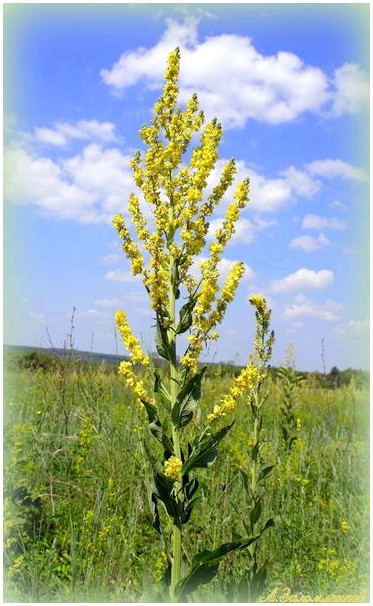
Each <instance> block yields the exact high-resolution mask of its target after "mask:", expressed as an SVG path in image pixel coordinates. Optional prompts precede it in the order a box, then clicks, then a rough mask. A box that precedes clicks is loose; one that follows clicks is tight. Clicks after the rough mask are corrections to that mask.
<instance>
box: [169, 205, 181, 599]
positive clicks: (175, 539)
mask: <svg viewBox="0 0 373 606" xmlns="http://www.w3.org/2000/svg"><path fill="white" fill-rule="evenodd" d="M169 220H170V230H171V232H172V231H173V220H174V209H173V204H172V203H170V213H169ZM175 265H176V261H175V259H174V257H173V255H170V277H169V285H170V289H169V314H170V327H169V332H168V337H169V343H170V346H171V348H172V350H173V353H174V355H173V360H171V361H170V396H171V410H172V407H173V406H174V404H175V402H176V398H177V395H178V372H177V366H176V333H175V330H176V318H175V314H176V301H175V292H176V289H177V286H178V285H177V284H175ZM172 439H173V445H174V455H175V457H177V458H178V459H181V448H180V430H179V428H178V427H176V426H175V425H173V427H172ZM180 576H181V526H180V525H179V524H174V527H173V536H172V566H171V587H170V595H171V600H172V601H173V602H176V601H177V599H176V596H175V588H176V585H177V583H178V582H179V580H180Z"/></svg>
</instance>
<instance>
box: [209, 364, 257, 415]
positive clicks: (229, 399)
mask: <svg viewBox="0 0 373 606" xmlns="http://www.w3.org/2000/svg"><path fill="white" fill-rule="evenodd" d="M262 378H263V377H262V373H261V371H260V370H259V368H257V366H254V365H253V364H252V363H251V362H250V363H249V364H248V365H247V366H246V367H245V368H244V369H243V370H241V372H240V374H239V375H238V377H236V378H235V379H234V381H233V384H232V387H231V388H230V390H229V393H228V394H227V395H226V396H225V397H224V398H223V399H222V400H221V402H220V403H219V404H215V406H214V409H213V412H212V413H210V414H208V415H207V419H208V420H209V421H215V419H218V418H219V417H224V416H225V414H226V413H227V412H230V411H232V410H234V409H235V407H236V404H237V401H238V400H239V398H240V397H241V396H242V395H243V393H244V392H245V391H250V390H253V389H255V388H256V387H257V386H258V383H259V382H260V381H261V379H262Z"/></svg>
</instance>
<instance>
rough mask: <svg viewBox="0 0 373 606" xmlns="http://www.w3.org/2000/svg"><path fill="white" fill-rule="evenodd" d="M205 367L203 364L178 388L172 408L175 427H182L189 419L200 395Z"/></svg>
mask: <svg viewBox="0 0 373 606" xmlns="http://www.w3.org/2000/svg"><path fill="white" fill-rule="evenodd" d="M206 368H207V366H204V368H202V370H200V372H198V373H197V374H196V375H194V376H193V377H192V378H191V379H190V381H188V383H187V384H186V385H184V387H183V388H182V389H181V390H180V392H179V395H178V396H177V399H176V402H175V404H174V407H173V409H172V422H173V424H174V425H176V427H179V428H180V427H184V426H185V425H188V423H189V422H190V421H191V419H192V417H193V413H194V410H195V408H196V406H197V404H198V400H199V399H200V397H201V381H202V378H203V375H204V374H205V372H206Z"/></svg>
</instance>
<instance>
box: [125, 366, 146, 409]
mask: <svg viewBox="0 0 373 606" xmlns="http://www.w3.org/2000/svg"><path fill="white" fill-rule="evenodd" d="M118 373H119V374H120V375H122V376H123V377H124V379H125V381H126V383H127V385H128V387H129V388H130V389H131V391H132V393H134V395H135V396H136V398H137V399H138V400H139V402H140V403H141V401H142V400H149V397H148V393H147V391H146V389H145V387H144V383H143V382H142V380H141V379H138V378H137V377H136V375H135V373H134V372H133V366H132V364H131V362H126V361H122V362H121V363H120V364H119V368H118Z"/></svg>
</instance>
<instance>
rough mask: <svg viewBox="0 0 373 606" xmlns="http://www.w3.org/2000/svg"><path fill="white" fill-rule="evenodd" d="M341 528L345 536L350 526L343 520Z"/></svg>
mask: <svg viewBox="0 0 373 606" xmlns="http://www.w3.org/2000/svg"><path fill="white" fill-rule="evenodd" d="M341 528H342V532H343V533H344V534H347V533H348V532H349V530H350V526H349V523H348V522H347V521H346V520H343V522H342V524H341Z"/></svg>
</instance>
